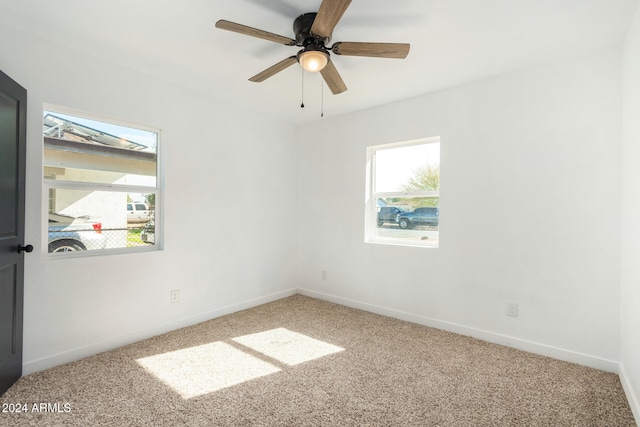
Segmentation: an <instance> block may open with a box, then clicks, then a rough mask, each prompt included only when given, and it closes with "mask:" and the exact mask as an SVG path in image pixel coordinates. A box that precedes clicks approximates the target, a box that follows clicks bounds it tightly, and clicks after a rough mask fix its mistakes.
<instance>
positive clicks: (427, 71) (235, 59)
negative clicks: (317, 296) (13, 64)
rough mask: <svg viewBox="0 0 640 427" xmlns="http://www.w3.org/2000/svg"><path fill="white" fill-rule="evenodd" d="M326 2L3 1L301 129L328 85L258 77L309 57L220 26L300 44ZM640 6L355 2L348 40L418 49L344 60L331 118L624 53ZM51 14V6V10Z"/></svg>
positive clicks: (54, 27)
mask: <svg viewBox="0 0 640 427" xmlns="http://www.w3.org/2000/svg"><path fill="white" fill-rule="evenodd" d="M320 3H321V0H227V1H223V0H181V1H169V0H163V1H161V0H108V1H107V0H103V1H99V0H91V1H87V0H56V1H53V2H42V0H20V1H16V0H0V10H1V11H2V15H4V16H3V19H4V20H5V22H12V23H13V25H16V26H19V27H21V28H22V29H25V30H26V31H29V32H31V33H35V34H38V35H40V36H42V37H45V38H47V39H49V40H51V41H53V42H56V43H60V44H64V45H67V46H70V47H73V48H74V49H78V50H81V51H84V52H88V53H90V54H93V55H98V56H100V57H102V58H106V59H108V60H111V61H113V62H116V63H118V64H121V65H124V66H127V67H130V68H133V69H136V70H139V71H142V72H144V73H148V74H151V75H154V76H157V77H160V78H162V79H166V80H169V81H172V82H176V83H178V84H180V85H183V86H187V87H189V88H192V89H195V90H198V91H203V92H206V93H210V94H213V95H214V96H216V97H218V98H221V99H223V100H225V101H228V102H233V103H236V104H240V105H242V106H244V107H246V108H249V109H253V110H257V111H259V112H261V113H264V114H267V115H269V116H271V117H274V118H278V119H282V120H286V121H288V122H291V123H297V124H302V123H308V122H311V121H315V120H320V106H321V93H322V92H321V91H322V89H321V87H322V83H321V79H320V76H319V75H318V74H306V75H305V78H304V102H305V105H306V107H305V108H304V109H301V108H300V100H301V92H302V86H303V85H302V80H301V75H302V73H301V71H300V68H299V66H297V65H294V66H292V67H290V68H288V69H286V70H285V71H283V72H281V73H279V74H277V75H275V76H274V77H272V78H270V79H268V80H266V81H265V82H263V83H252V82H249V81H248V80H247V79H248V78H249V77H251V76H253V75H254V74H257V73H258V72H260V71H262V70H263V69H265V68H267V67H269V66H271V65H273V64H275V63H276V62H278V61H280V60H282V59H284V58H286V57H288V56H291V55H294V54H295V53H296V52H297V50H298V49H297V48H295V47H290V46H283V45H278V44H275V43H272V42H268V41H264V40H261V39H257V38H253V37H248V36H244V35H240V34H237V33H232V32H228V31H223V30H219V29H216V28H215V27H214V24H215V22H216V21H217V20H219V19H226V20H229V21H233V22H238V23H241V24H244V25H248V26H251V27H256V28H259V29H263V30H266V31H270V32H273V33H277V34H281V35H284V36H287V37H294V35H293V30H292V23H293V20H294V19H295V17H296V16H298V15H300V14H302V13H305V12H315V11H317V9H318V7H319V5H320ZM637 4H638V0H395V1H393V2H389V1H383V0H353V2H352V3H351V6H349V8H348V9H347V11H346V13H345V14H344V16H343V18H342V20H341V21H340V22H339V23H338V25H337V27H336V29H335V30H334V33H333V40H332V41H333V42H336V41H371V42H408V43H410V44H411V51H410V53H409V56H408V57H407V58H406V59H404V60H398V59H379V58H362V57H346V56H336V55H333V56H332V59H333V61H334V63H335V65H336V67H337V69H338V70H339V72H340V74H341V76H342V78H343V79H344V81H345V83H346V85H347V87H348V88H349V90H348V91H347V92H345V93H343V94H340V95H332V94H331V93H330V92H329V90H328V89H327V88H326V86H325V87H324V96H323V98H324V111H325V117H331V116H336V115H339V114H344V113H348V112H353V111H357V110H362V109H366V108H370V107H373V106H376V105H381V104H385V103H388V102H392V101H396V100H399V99H404V98H408V97H413V96H416V95H421V94H424V93H428V92H432V91H436V90H441V89H444V88H447V87H452V86H456V85H460V84H464V83H467V82H470V81H474V80H478V79H481V78H485V77H488V76H492V75H496V74H500V73H505V72H509V71H513V70H518V69H523V68H526V67H530V66H533V65H536V64H539V63H544V62H548V61H553V60H557V59H560V58H562V57H564V56H567V55H576V54H580V53H583V52H587V51H592V50H597V49H604V48H609V47H612V46H617V45H621V43H622V42H623V40H624V36H625V34H626V31H627V28H628V27H629V24H630V21H631V18H632V16H633V12H634V11H635V8H636V7H637ZM45 5H46V6H45Z"/></svg>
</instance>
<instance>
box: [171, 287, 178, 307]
mask: <svg viewBox="0 0 640 427" xmlns="http://www.w3.org/2000/svg"><path fill="white" fill-rule="evenodd" d="M176 302H180V289H174V290H172V291H171V303H172V304H173V303H176Z"/></svg>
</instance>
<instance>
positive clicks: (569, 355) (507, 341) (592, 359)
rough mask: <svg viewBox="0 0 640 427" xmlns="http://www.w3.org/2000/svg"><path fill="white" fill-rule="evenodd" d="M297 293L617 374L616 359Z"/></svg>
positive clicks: (317, 294) (330, 297) (316, 294)
mask: <svg viewBox="0 0 640 427" xmlns="http://www.w3.org/2000/svg"><path fill="white" fill-rule="evenodd" d="M298 293H299V294H301V295H306V296H309V297H312V298H317V299H321V300H325V301H329V302H333V303H336V304H341V305H346V306H347V307H352V308H357V309H360V310H364V311H368V312H371V313H375V314H380V315H383V316H388V317H393V318H395V319H399V320H405V321H407V322H412V323H417V324H419V325H424V326H430V327H432V328H437V329H442V330H445V331H449V332H454V333H456V334H460V335H466V336H470V337H473V338H478V339H481V340H483V341H488V342H492V343H494V344H500V345H504V346H507V347H512V348H516V349H518V350H523V351H527V352H529V353H534V354H539V355H542V356H547V357H552V358H554V359H559V360H564V361H566V362H571V363H577V364H579V365H583V366H588V367H591V368H595V369H599V370H602V371H606V372H613V373H616V374H617V373H619V368H620V365H619V363H618V362H617V361H613V360H607V359H602V358H599V357H596V356H590V355H588V354H583V353H578V352H575V351H571V350H566V349H563V348H559V347H554V346H549V345H546V344H540V343H536V342H533V341H528V340H523V339H520V338H515V337H512V336H508V335H503V334H498V333H495V332H490V331H485V330H482V329H477V328H472V327H469V326H465V325H460V324H457V323H452V322H447V321H442V320H438V319H432V318H430V317H426V316H421V315H417V314H412V313H406V312H403V311H399V310H393V309H389V308H385V307H381V306H377V305H373V304H368V303H363V302H359V301H355V300H351V299H348V298H343V297H338V296H335V295H329V294H325V293H322V292H316V291H312V290H309V289H298Z"/></svg>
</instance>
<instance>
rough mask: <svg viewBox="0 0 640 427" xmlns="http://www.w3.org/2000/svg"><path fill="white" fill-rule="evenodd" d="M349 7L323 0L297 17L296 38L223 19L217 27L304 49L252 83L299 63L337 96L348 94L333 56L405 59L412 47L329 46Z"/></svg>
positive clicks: (344, 1) (340, 1)
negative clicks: (318, 6) (317, 76)
mask: <svg viewBox="0 0 640 427" xmlns="http://www.w3.org/2000/svg"><path fill="white" fill-rule="evenodd" d="M349 4H351V0H323V1H322V4H321V5H320V8H319V9H318V12H317V13H316V12H310V13H305V14H302V15H300V16H298V17H297V18H296V19H295V20H294V21H293V32H294V34H295V39H292V38H290V37H285V36H281V35H278V34H274V33H270V32H268V31H264V30H259V29H257V28H253V27H248V26H246V25H242V24H236V23H235V22H230V21H226V20H224V19H221V20H219V21H218V22H216V28H220V29H222V30H227V31H233V32H236V33H240V34H244V35H247V36H252V37H258V38H261V39H264V40H268V41H271V42H274V43H279V44H284V45H286V46H298V47H302V49H301V50H300V51H299V52H298V53H297V54H296V55H294V56H290V57H288V58H286V59H284V60H282V61H280V62H278V63H277V64H275V65H272V66H271V67H269V68H267V69H266V70H264V71H262V72H260V73H258V74H256V75H255V76H253V77H251V78H250V79H249V80H250V81H252V82H262V81H264V80H266V79H268V78H269V77H272V76H273V75H275V74H277V73H279V72H280V71H282V70H284V69H286V68H287V67H290V66H291V65H293V64H295V63H296V62H298V63H299V64H300V65H301V66H302V68H304V69H305V70H307V71H311V72H318V71H319V72H320V74H322V78H323V79H324V81H325V82H326V83H327V86H329V89H331V92H332V93H333V94H334V95H337V94H339V93H342V92H344V91H346V90H347V86H346V85H345V84H344V81H343V80H342V78H341V77H340V74H339V73H338V70H337V69H336V67H335V65H334V64H333V62H332V61H331V57H330V53H334V54H336V55H346V56H368V57H376V58H398V59H403V58H406V57H407V55H408V54H409V47H410V45H409V44H408V43H367V42H337V43H334V44H333V45H332V46H331V47H328V43H329V42H330V41H331V34H332V33H333V29H334V28H335V26H336V25H337V24H338V21H340V18H342V15H343V14H344V12H345V11H346V10H347V7H349Z"/></svg>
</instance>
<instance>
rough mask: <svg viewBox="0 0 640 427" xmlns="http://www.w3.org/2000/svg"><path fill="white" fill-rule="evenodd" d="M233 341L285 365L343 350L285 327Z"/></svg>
mask: <svg viewBox="0 0 640 427" xmlns="http://www.w3.org/2000/svg"><path fill="white" fill-rule="evenodd" d="M233 341H235V342H237V343H240V344H242V345H244V346H246V347H249V348H251V349H253V350H255V351H257V352H259V353H262V354H264V355H266V356H269V357H271V358H272V359H275V360H277V361H279V362H282V363H284V364H286V365H297V364H299V363H303V362H308V361H310V360H314V359H318V358H320V357H323V356H327V355H329V354H333V353H338V352H340V351H344V348H342V347H338V346H335V345H332V344H329V343H326V342H324V341H320V340H317V339H314V338H311V337H308V336H306V335H303V334H299V333H297V332H292V331H290V330H288V329H286V328H277V329H271V330H269V331H265V332H258V333H256V334H250V335H244V336H241V337H237V338H233Z"/></svg>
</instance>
